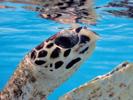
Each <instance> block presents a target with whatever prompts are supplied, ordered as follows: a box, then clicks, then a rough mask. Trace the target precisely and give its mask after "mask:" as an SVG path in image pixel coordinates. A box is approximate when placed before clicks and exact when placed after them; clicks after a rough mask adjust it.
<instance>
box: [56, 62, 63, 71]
mask: <svg viewBox="0 0 133 100" xmlns="http://www.w3.org/2000/svg"><path fill="white" fill-rule="evenodd" d="M63 63H64V62H63V61H57V62H56V63H55V69H58V68H60V67H61V66H62V65H63Z"/></svg>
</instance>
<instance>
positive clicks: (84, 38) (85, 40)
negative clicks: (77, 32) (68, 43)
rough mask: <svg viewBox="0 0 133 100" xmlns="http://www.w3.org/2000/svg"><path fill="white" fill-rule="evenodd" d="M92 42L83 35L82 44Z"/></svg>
mask: <svg viewBox="0 0 133 100" xmlns="http://www.w3.org/2000/svg"><path fill="white" fill-rule="evenodd" d="M89 41H90V38H89V37H87V36H85V35H81V36H80V43H86V42H89Z"/></svg>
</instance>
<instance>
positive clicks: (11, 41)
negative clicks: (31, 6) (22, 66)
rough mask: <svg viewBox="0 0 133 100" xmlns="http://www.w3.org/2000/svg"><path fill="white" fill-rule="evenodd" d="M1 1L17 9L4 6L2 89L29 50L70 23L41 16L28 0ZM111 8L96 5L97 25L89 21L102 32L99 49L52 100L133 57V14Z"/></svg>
mask: <svg viewBox="0 0 133 100" xmlns="http://www.w3.org/2000/svg"><path fill="white" fill-rule="evenodd" d="M109 1H111V0H96V3H95V6H103V5H105V4H106V3H108V2H109ZM1 4H5V5H10V6H15V7H16V8H17V9H14V8H9V9H0V90H2V89H3V88H4V86H5V85H6V83H7V81H8V80H9V79H10V77H11V75H12V74H13V72H14V71H15V69H16V67H17V65H18V64H19V62H20V61H21V60H22V58H23V57H24V55H25V54H27V52H29V51H30V50H31V49H32V48H34V47H35V46H36V45H38V44H39V43H40V42H42V41H44V40H45V39H47V38H48V37H50V36H51V35H53V34H55V33H56V32H59V31H60V30H62V29H67V28H68V27H69V25H65V24H60V23H57V22H55V21H52V20H47V19H42V18H40V17H39V16H38V12H34V11H30V10H26V9H23V8H22V7H21V6H23V5H25V4H18V3H11V2H1V3H0V5H1ZM107 9H108V8H106V7H101V8H99V9H96V12H97V15H98V20H97V23H96V25H86V26H88V27H89V28H90V29H91V30H93V31H95V32H97V33H98V34H99V35H100V36H101V39H100V40H99V41H98V42H97V46H96V49H95V52H94V53H93V55H92V56H91V57H90V58H89V59H88V60H86V61H85V62H84V63H83V64H82V66H81V67H80V69H79V70H78V71H77V72H75V73H74V74H73V75H72V76H71V77H70V78H69V79H68V80H67V81H66V82H65V83H64V84H62V85H61V86H60V87H59V88H57V89H56V90H55V91H54V92H53V93H52V94H51V95H50V96H49V100H57V99H58V97H59V96H62V95H63V94H65V93H66V92H68V91H70V90H71V89H73V88H75V87H78V86H79V85H81V84H84V83H85V82H88V81H90V80H91V79H93V78H94V77H96V76H99V75H103V74H105V73H107V72H109V71H111V70H112V69H113V68H114V67H115V66H116V65H118V64H120V63H121V62H123V61H130V62H131V61H133V18H129V17H127V16H115V15H113V14H111V13H108V12H106V11H105V10H107ZM109 9H111V8H109ZM117 9H121V8H117Z"/></svg>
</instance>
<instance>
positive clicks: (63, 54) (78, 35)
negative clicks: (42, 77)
mask: <svg viewBox="0 0 133 100" xmlns="http://www.w3.org/2000/svg"><path fill="white" fill-rule="evenodd" d="M82 29H84V30H87V29H86V28H85V27H78V28H76V29H70V30H67V31H61V32H59V33H57V34H55V35H54V36H52V37H50V38H49V39H47V40H46V42H43V43H41V44H40V45H39V46H37V47H36V48H35V49H33V50H32V52H31V55H30V57H31V60H32V62H33V63H34V64H35V65H38V66H42V67H41V68H46V69H48V70H49V71H50V72H53V71H55V70H56V69H60V68H65V69H70V68H72V67H73V66H74V65H76V64H78V63H79V62H80V61H81V60H82V59H83V58H84V55H86V54H87V51H88V50H89V48H90V46H89V43H90V41H91V37H89V36H87V34H82ZM44 44H45V45H44Z"/></svg>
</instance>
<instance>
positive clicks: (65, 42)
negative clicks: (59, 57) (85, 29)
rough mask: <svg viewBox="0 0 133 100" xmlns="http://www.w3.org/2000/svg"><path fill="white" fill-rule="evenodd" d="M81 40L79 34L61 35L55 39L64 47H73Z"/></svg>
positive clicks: (56, 42) (57, 43)
mask: <svg viewBox="0 0 133 100" xmlns="http://www.w3.org/2000/svg"><path fill="white" fill-rule="evenodd" d="M78 42H79V37H78V35H69V36H59V37H57V38H56V39H55V44H56V45H58V46H60V47H62V48H72V47H74V46H75V45H76V44H77V43H78Z"/></svg>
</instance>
